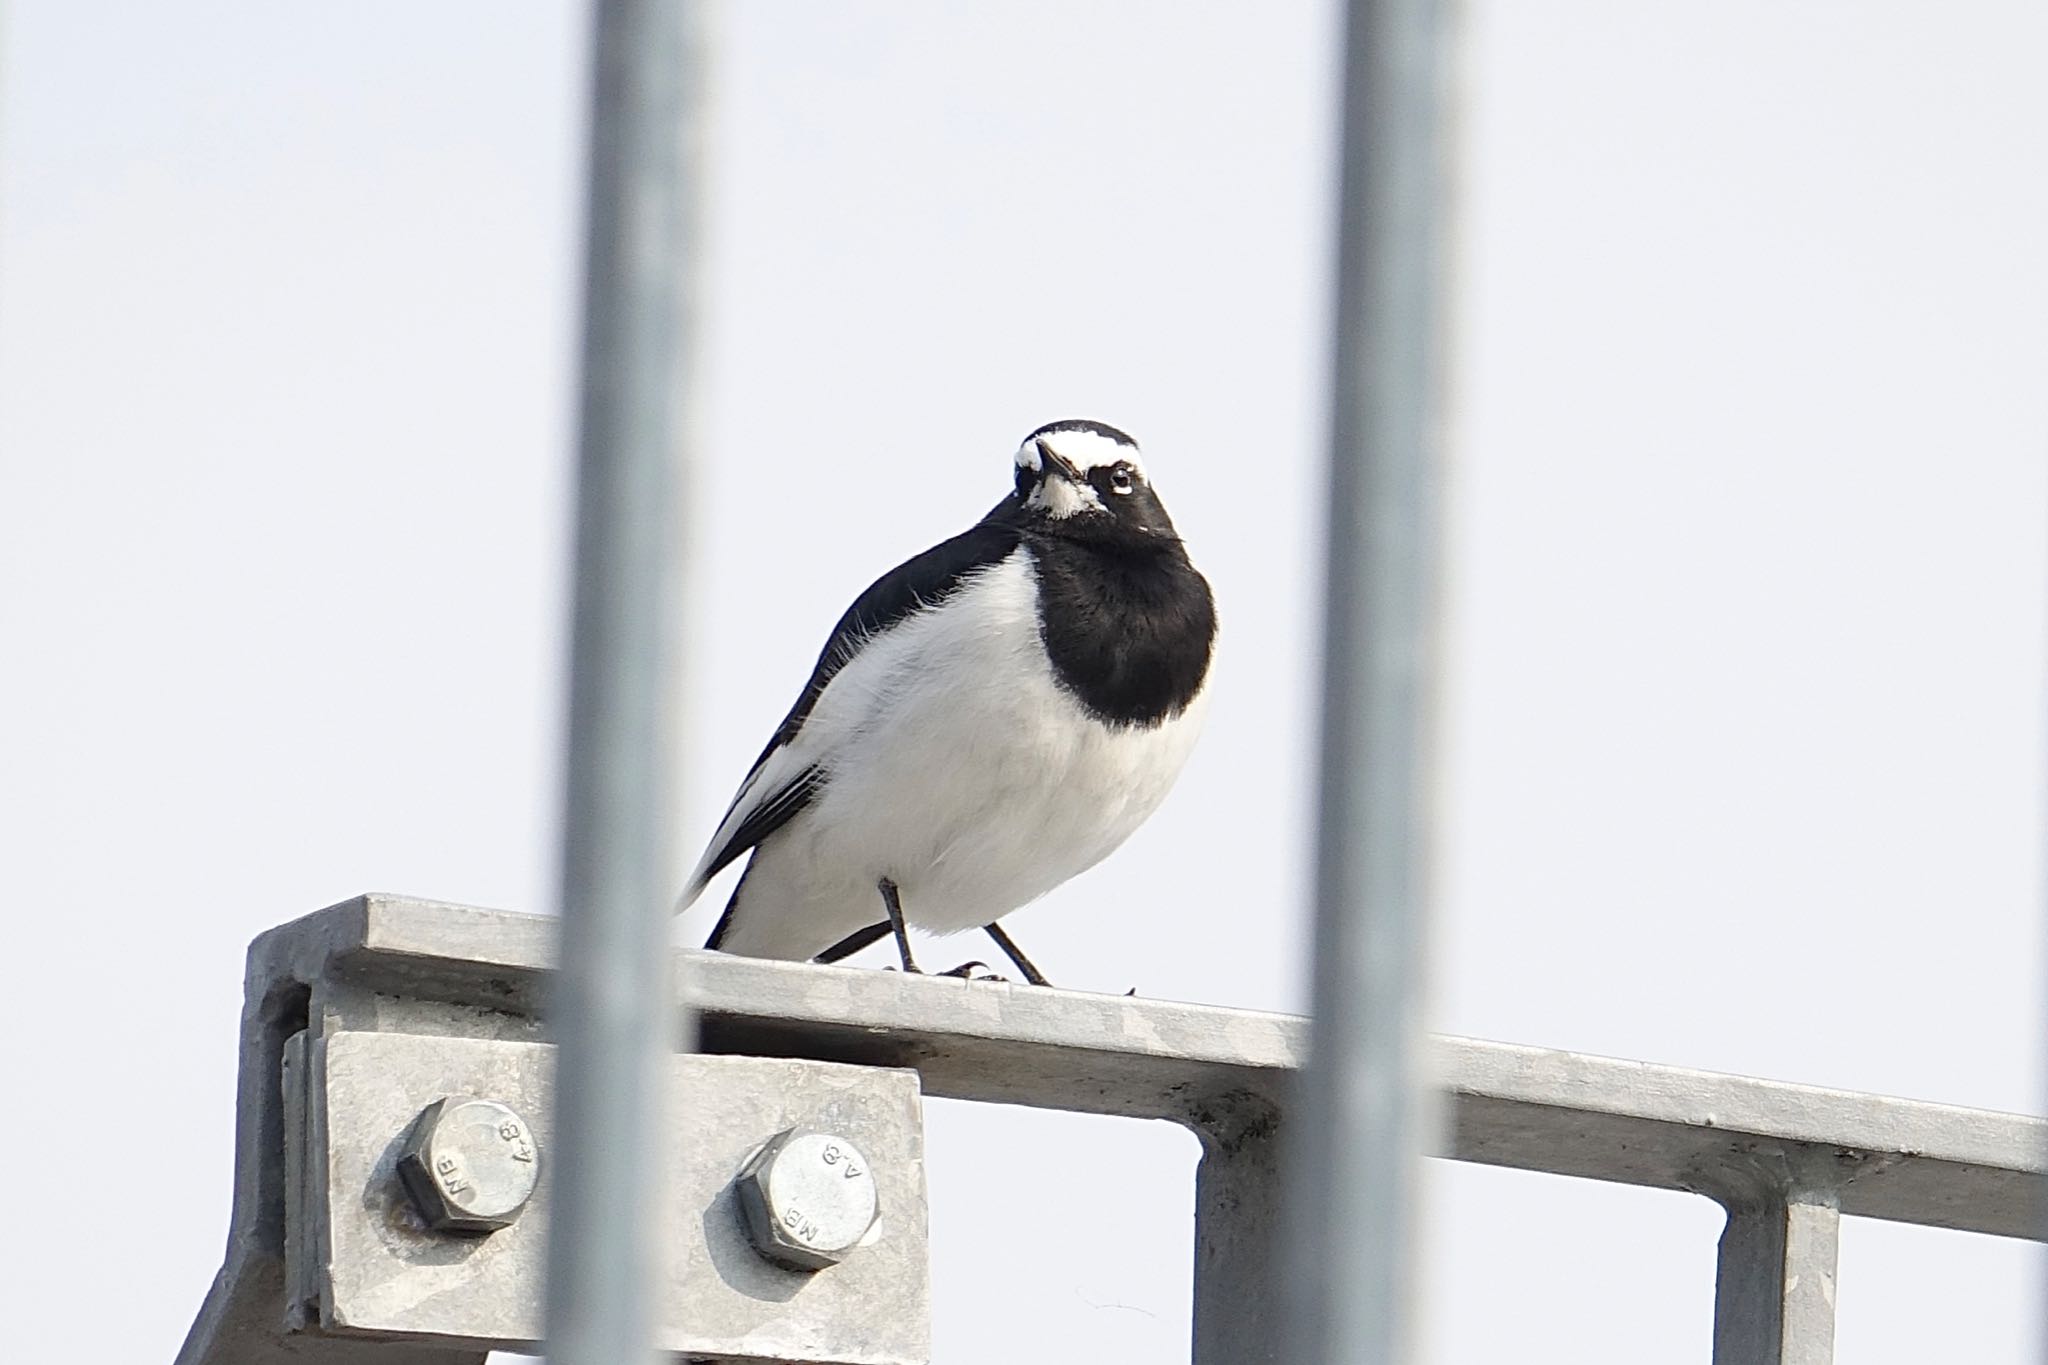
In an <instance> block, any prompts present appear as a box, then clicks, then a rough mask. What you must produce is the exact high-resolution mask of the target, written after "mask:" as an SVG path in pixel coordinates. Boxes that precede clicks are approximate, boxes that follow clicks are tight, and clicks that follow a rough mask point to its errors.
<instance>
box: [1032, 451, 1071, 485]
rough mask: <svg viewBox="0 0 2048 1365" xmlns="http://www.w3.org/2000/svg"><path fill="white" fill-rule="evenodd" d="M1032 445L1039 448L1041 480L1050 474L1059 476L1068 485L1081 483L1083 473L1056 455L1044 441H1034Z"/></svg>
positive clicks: (1039, 474)
mask: <svg viewBox="0 0 2048 1365" xmlns="http://www.w3.org/2000/svg"><path fill="white" fill-rule="evenodd" d="M1032 444H1033V445H1035V446H1037V447H1038V476H1039V477H1040V478H1044V477H1045V476H1046V475H1048V474H1057V475H1059V476H1060V477H1061V478H1063V479H1065V480H1066V481H1067V482H1068V483H1079V482H1081V471H1080V470H1078V469H1076V468H1074V466H1073V465H1071V464H1069V463H1067V461H1065V460H1063V459H1061V458H1060V457H1059V456H1058V455H1055V454H1054V453H1053V449H1052V447H1051V446H1049V445H1047V444H1046V443H1045V442H1043V441H1033V442H1032Z"/></svg>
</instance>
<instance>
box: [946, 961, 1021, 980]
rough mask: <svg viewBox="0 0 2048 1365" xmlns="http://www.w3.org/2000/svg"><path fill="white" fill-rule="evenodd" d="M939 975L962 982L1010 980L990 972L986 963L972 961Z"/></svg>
mask: <svg viewBox="0 0 2048 1365" xmlns="http://www.w3.org/2000/svg"><path fill="white" fill-rule="evenodd" d="M939 975H940V976H957V977H959V978H960V979H961V980H962V981H1008V980H1009V979H1010V978H1009V977H1007V976H998V975H996V974H995V973H994V972H992V971H990V970H989V969H988V964H987V963H986V962H977V961H972V960H970V961H967V962H963V963H961V964H960V965H959V966H957V967H955V968H953V970H951V971H949V972H940V973H939Z"/></svg>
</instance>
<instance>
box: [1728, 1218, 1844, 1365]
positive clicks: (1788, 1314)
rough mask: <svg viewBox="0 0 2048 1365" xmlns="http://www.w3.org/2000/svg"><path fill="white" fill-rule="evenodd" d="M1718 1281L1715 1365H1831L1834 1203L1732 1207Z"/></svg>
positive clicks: (1837, 1228) (1837, 1230) (1837, 1226)
mask: <svg viewBox="0 0 2048 1365" xmlns="http://www.w3.org/2000/svg"><path fill="white" fill-rule="evenodd" d="M1727 1207H1728V1226H1727V1227H1726V1228H1724V1229H1723V1230H1722V1232H1721V1252H1720V1259H1719V1263H1718V1266H1717V1268H1716V1273H1715V1277H1714V1365H1830V1362H1832V1361H1833V1360H1834V1358H1835V1253H1836V1248H1837V1246H1838V1244H1839V1242H1840V1239H1841V1227H1842V1215H1841V1212H1840V1210H1839V1209H1838V1207H1837V1206H1836V1202H1835V1198H1834V1196H1833V1195H1831V1194H1828V1193H1825V1192H1821V1193H1814V1194H1798V1195H1794V1196H1792V1197H1790V1198H1787V1197H1784V1196H1781V1195H1769V1196H1766V1197H1764V1198H1760V1199H1755V1200H1749V1201H1744V1202H1741V1203H1731V1204H1729V1205H1728V1206H1727Z"/></svg>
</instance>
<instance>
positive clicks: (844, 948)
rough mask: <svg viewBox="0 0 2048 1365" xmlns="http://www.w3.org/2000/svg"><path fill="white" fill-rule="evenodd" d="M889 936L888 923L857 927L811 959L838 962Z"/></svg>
mask: <svg viewBox="0 0 2048 1365" xmlns="http://www.w3.org/2000/svg"><path fill="white" fill-rule="evenodd" d="M887 937H889V926H888V925H887V924H870V925H869V926H868V927H867V928H865V929H857V930H855V931H854V932H853V933H850V934H848V935H847V936H846V937H845V938H842V939H840V940H839V942H837V943H835V944H833V945H832V946H831V947H830V948H827V949H826V950H825V951H824V952H822V953H819V954H818V955H817V956H816V957H814V958H812V959H811V960H812V961H813V962H837V961H839V959H841V958H843V957H852V956H853V955H854V954H855V953H857V952H859V951H860V950H861V949H863V948H865V947H867V946H868V945H869V944H870V943H873V942H874V941H875V940H876V939H879V938H887Z"/></svg>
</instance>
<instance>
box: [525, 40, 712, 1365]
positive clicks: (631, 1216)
mask: <svg viewBox="0 0 2048 1365" xmlns="http://www.w3.org/2000/svg"><path fill="white" fill-rule="evenodd" d="M697 28H698V6H697V4H696V3H695V0H598V3H597V5H596V27H595V35H594V41H593V65H594V73H593V79H592V99H591V104H592V116H591V137H590V162H589V175H590V185H589V207H588V219H587V228H586V230H587V240H586V248H587V249H586V274H585V287H584V315H583V379H582V413H581V450H580V458H579V462H578V475H577V511H576V581H575V609H574V621H573V628H572V631H571V653H572V667H571V677H570V686H569V751H568V760H567V798H566V805H565V831H564V837H563V859H562V934H563V945H564V946H563V953H562V971H561V974H560V977H559V979H558V980H557V981H556V982H555V989H556V991H557V992H558V1000H557V1007H558V1014H557V1020H558V1031H559V1036H560V1039H561V1046H562V1050H563V1057H564V1061H563V1071H562V1075H563V1083H562V1093H561V1103H562V1111H561V1114H560V1115H559V1116H558V1120H557V1123H556V1129H555V1131H556V1133H557V1135H558V1141H559V1142H560V1149H559V1150H560V1153H561V1161H560V1163H559V1171H560V1178H559V1180H558V1182H557V1189H556V1192H555V1198H556V1204H557V1207H556V1209H555V1218H554V1220H553V1226H554V1230H555V1231H554V1235H555V1239H556V1241H555V1245H554V1248H553V1251H552V1253H551V1262H550V1266H551V1271H550V1274H549V1277H548V1285H549V1302H550V1328H549V1338H550V1343H549V1347H550V1353H551V1355H552V1356H553V1357H554V1359H555V1360H556V1361H558V1362H561V1363H562V1365H632V1363H633V1362H643V1361H645V1362H652V1361H653V1360H654V1359H655V1355H654V1351H653V1349H652V1347H651V1346H650V1344H649V1343H650V1342H651V1341H652V1339H653V1333H654V1326H655V1314H656V1310H655V1301H654V1297H653V1293H654V1287H655V1285H656V1283H657V1282H658V1281H659V1278H660V1276H661V1273H662V1272H661V1269H660V1264H661V1258H662V1254H663V1241H662V1239H661V1238H659V1237H657V1236H656V1235H655V1231H654V1228H653V1227H652V1226H651V1224H650V1222H649V1208H650V1200H649V1198H648V1195H649V1192H650V1190H651V1189H652V1188H653V1187H654V1185H655V1184H656V1183H657V1182H658V1181H659V1180H660V1178H661V1165H660V1162H659V1159H658V1150H657V1149H658V1144H659V1142H660V1140H661V1133H660V1129H659V1115H660V1113H661V1111H662V1106H663V1100H662V1097H661V1094H660V1088H661V1085H662V1083H663V1077H664V1074H665V1073H664V1069H663V1067H662V1064H661V1059H662V1057H663V1055H664V1054H666V1053H667V1052H668V1051H669V1047H670V1043H671V1041H672V1040H671V1039H670V1038H669V1037H668V1036H667V1034H668V1032H669V1030H668V1015H669V1010H670V1000H669V992H668V982H667V980H666V977H665V972H666V970H667V962H666V959H665V956H664V954H663V951H662V950H663V948H664V947H665V946H666V940H667V934H668V927H669V915H668V910H669V901H670V898H671V896H672V895H673V887H672V886H671V885H670V878H671V876H672V869H671V867H670V860H669V857H668V840H669V831H670V830H671V829H672V828H673V827H674V824H675V821H674V818H673V817H674V811H673V810H672V808H671V801H670V795H671V792H672V790H673V787H674V782H673V777H672V774H671V772H670V769H671V767H672V766H673V763H672V760H673V757H674V751H675V743H674V736H675V733H676V727H675V724H674V714H673V713H674V711H675V709H676V705H677V702H678V697H677V695H676V694H677V679H678V676H679V664H680V660H679V658H678V651H677V649H676V647H675V643H674V642H675V641H676V640H678V639H679V638H680V636H681V629H682V623H681V620H680V619H679V616H680V610H681V606H682V602H683V594H682V592H681V591H680V585H679V583H678V582H677V581H676V580H677V575H678V570H679V566H680V564H681V555H680V553H679V552H678V550H677V545H678V543H679V541H680V539H681V536H682V526H681V524H680V523H681V513H682V510H683V503H682V499H681V497H680V486H681V478H680V475H679V468H678V467H679V465H680V464H681V461H682V458H683V454H684V450H685V446H686V443H685V441H684V440H683V431H684V416H685V414H684V411H683V405H684V403H685V401H686V395H685V388H686V380H687V377H688V362H689V360H690V358H691V357H690V336H689V330H690V329H689V321H690V308H691V306H692V303H693V299H692V297H691V286H692V284H693V271H694V267H695V264H696V259H695V253H696V248H697V245H698V244H697V242H696V240H695V236H694V233H693V231H692V222H691V209H692V206H693V202H694V200H695V199H696V197H697V194H698V184H697V180H698V176H697V169H698V167H697V163H698V159H699V157H698V143H699V137H698V129H697V126H696V125H697V118H698V115H697V87H698V85H699V83H700V66H701V54H700V52H699V46H700V44H699V41H698V33H697ZM653 1202H655V1203H658V1202H659V1201H658V1200H657V1201H653Z"/></svg>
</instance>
